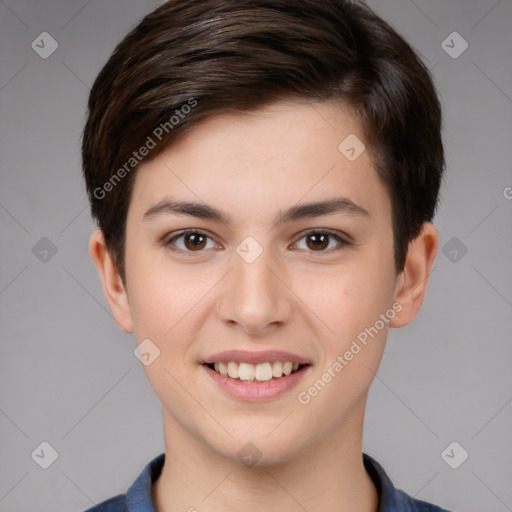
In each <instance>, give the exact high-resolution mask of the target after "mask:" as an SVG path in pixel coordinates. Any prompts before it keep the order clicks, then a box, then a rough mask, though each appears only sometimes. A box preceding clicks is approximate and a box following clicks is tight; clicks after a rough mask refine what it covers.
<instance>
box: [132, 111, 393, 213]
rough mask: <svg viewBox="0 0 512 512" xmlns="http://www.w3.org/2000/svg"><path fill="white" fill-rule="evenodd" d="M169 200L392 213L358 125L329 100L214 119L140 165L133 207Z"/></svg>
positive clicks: (237, 207) (255, 209) (258, 208)
mask: <svg viewBox="0 0 512 512" xmlns="http://www.w3.org/2000/svg"><path fill="white" fill-rule="evenodd" d="M165 196H172V197H179V198H182V199H186V200H190V201H196V202H197V201H202V202H205V203H208V204H215V205H216V206H218V208H221V209H226V208H227V209H229V207H230V206H231V209H232V211H231V212H229V213H231V214H233V216H235V214H236V211H239V212H240V213H242V210H243V213H244V215H245V216H247V215H250V213H251V208H252V215H254V213H258V214H259V215H263V214H264V211H263V210H262V208H264V209H265V210H267V209H269V208H272V209H273V210H274V208H273V206H274V205H275V207H276V208H281V207H283V206H289V205H290V204H292V203H298V202H312V201H315V200H319V199H325V198H328V197H329V198H331V197H334V196H346V197H348V198H349V199H351V200H352V201H353V202H354V203H355V204H358V205H360V206H362V207H363V208H365V209H367V210H368V211H370V210H372V209H373V210H375V209H376V208H381V209H382V208H384V209H386V208H388V207H389V205H388V204H387V203H388V198H387V194H386V192H385V189H384V186H383V184H382V183H381V181H380V179H378V176H377V174H376V172H375V169H374V165H373V160H372V158H371V156H370V153H369V151H368V150H367V149H366V148H365V146H364V135H363V130H362V126H361V123H360V121H359V119H358V118H357V117H356V116H355V115H354V114H353V113H352V112H351V111H350V110H349V109H348V108H346V107H343V106H341V105H339V104H335V103H330V102H329V103H306V102H292V101H290V102H279V103H276V104H273V105H270V106H268V107H265V108H264V109H261V110H260V111H257V112H253V113H236V114H231V113H229V114H219V115H215V116H212V117H210V118H207V119H206V120H204V121H203V122H201V123H200V124H198V125H196V126H195V127H194V128H193V129H191V130H190V131H189V132H186V133H183V134H181V136H180V137H179V138H178V139H177V140H176V141H175V142H174V143H173V144H172V145H171V146H170V147H168V148H167V149H166V150H165V151H163V152H162V153H161V154H160V155H158V156H157V157H156V158H155V159H153V160H151V161H149V162H147V163H144V164H142V165H141V166H140V167H139V169H138V170H137V173H136V175H135V183H134V188H133V194H132V203H134V204H133V205H131V206H130V209H132V206H133V208H134V209H135V210H136V211H137V215H138V216H140V215H141V214H142V209H144V208H146V209H147V208H148V207H151V206H153V205H154V204H156V203H157V202H158V201H161V200H162V199H163V198H164V197H165ZM241 198H243V199H244V201H240V199H241ZM144 211H146V210H144ZM273 213H275V211H273ZM381 213H382V212H381ZM384 214H386V212H384Z"/></svg>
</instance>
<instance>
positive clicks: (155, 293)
mask: <svg viewBox="0 0 512 512" xmlns="http://www.w3.org/2000/svg"><path fill="white" fill-rule="evenodd" d="M131 254H132V257H131V259H130V260H128V259H127V276H128V279H129V282H128V286H129V299H130V308H131V312H132V317H133V320H134V325H135V335H136V339H137V341H138V342H140V341H141V340H142V339H144V338H149V339H151V340H152V341H153V342H154V343H155V344H156V345H157V346H158V347H159V348H160V350H161V351H162V353H164V352H165V353H169V352H172V353H173V354H176V353H177V352H179V351H183V350H184V349H185V348H186V346H187V345H188V344H189V343H190V342H191V340H190V339H189V338H191V335H187V333H192V332H193V331H194V327H193V325H194V324H195V323H197V322H200V319H201V318H202V315H203V313H202V312H203V308H204V307H205V305H206V303H207V301H206V300H204V299H205V298H206V297H207V295H208V292H209V290H211V288H212V286H213V285H214V284H215V280H214V276H212V275H211V274H210V273H207V272H203V273H198V271H197V267H195V266H194V265H188V266H186V265H183V266H182V267H180V268H179V269H177V267H172V266H171V265H170V264H169V261H168V260H167V259H166V258H165V255H163V256H162V257H160V256H159V255H158V258H155V254H154V253H153V254H152V255H151V254H149V252H148V253H146V254H144V253H143V252H141V253H139V254H137V253H131ZM171 359H173V360H176V357H174V358H171Z"/></svg>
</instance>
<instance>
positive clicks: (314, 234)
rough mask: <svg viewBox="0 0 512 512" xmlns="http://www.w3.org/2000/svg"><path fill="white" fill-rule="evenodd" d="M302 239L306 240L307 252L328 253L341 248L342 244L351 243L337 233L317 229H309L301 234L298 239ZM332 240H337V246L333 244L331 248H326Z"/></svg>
mask: <svg viewBox="0 0 512 512" xmlns="http://www.w3.org/2000/svg"><path fill="white" fill-rule="evenodd" d="M303 239H305V240H306V243H305V245H306V248H305V250H306V251H309V252H319V253H322V252H325V253H330V252H333V251H335V250H339V249H342V248H343V247H344V246H347V245H350V244H351V242H349V241H348V240H345V239H344V238H342V237H341V236H340V235H339V234H337V233H335V232H331V231H319V230H317V231H309V232H307V233H304V234H303V236H302V238H301V239H300V240H299V242H300V241H301V240H303ZM332 240H335V241H336V242H338V247H336V246H334V247H333V248H331V249H327V247H329V246H330V245H331V241H332ZM297 244H298V242H297ZM297 244H296V245H297ZM299 248H300V247H299Z"/></svg>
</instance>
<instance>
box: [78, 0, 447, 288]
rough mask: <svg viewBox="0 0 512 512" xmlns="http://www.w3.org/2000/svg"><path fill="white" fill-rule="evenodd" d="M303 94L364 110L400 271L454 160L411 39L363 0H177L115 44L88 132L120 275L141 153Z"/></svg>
mask: <svg viewBox="0 0 512 512" xmlns="http://www.w3.org/2000/svg"><path fill="white" fill-rule="evenodd" d="M294 98H296V99H303V100H311V101H326V100H339V101H340V102H342V103H343V104H345V105H348V106H350V107H351V108H353V110H354V112H356V114H357V115H358V117H359V118H360V121H361V123H362V126H363V130H364V137H365V141H364V142H365V144H366V146H367V148H368V149H369V150H370V152H371V155H372V156H373V161H374V164H375V168H376V171H377V173H378V175H379V176H380V178H381V180H382V182H383V183H384V185H385V186H386V188H387V191H388V193H389V196H390V200H391V206H392V218H393V236H394V254H395V267H396V270H397V272H399V271H401V270H402V269H403V265H404V263H405V258H406V256H407V247H408V243H409V241H411V240H413V239H414V238H415V237H416V236H417V235H418V234H419V232H420V229H421V226H422V224H423V223H424V222H425V221H430V220H432V218H433V216H434V213H435V210H436V207H437V202H438V193H439V187H440V182H441V178H442V174H443V170H444V166H445V161H444V151H443V145H442V140H441V107H440V102H439V99H438V97H437V94H436V91H435V87H434V85H433V82H432V78H431V75H430V73H429V71H428V69H427V68H426V67H425V65H424V64H423V63H422V62H421V60H420V58H419V57H418V56H417V54H416V52H415V51H414V50H413V49H412V48H411V46H410V45H409V44H408V43H407V42H406V41H404V39H403V38H402V37H401V36H400V35H398V34H397V32H396V31H395V30H394V29H393V28H392V27H391V26H390V25H389V24H388V23H386V22H385V21H384V20H382V19H381V18H380V17H379V16H377V15H376V14H375V13H374V12H373V11H372V10H371V9H370V8H369V7H368V6H367V5H366V4H365V3H363V2H361V1H355V0H301V1H300V2H295V1H288V0H203V1H201V2H184V1H182V0H168V1H167V2H165V3H164V4H163V5H161V6H160V7H159V8H157V9H155V10H154V11H153V12H151V13H149V14H148V15H147V16H145V17H144V18H143V19H142V21H141V22H140V23H139V24H138V25H137V26H136V27H135V28H134V29H133V30H132V31H131V32H130V33H129V34H128V35H127V36H126V37H125V38H124V39H123V40H122V41H121V42H120V43H119V44H118V45H117V47H116V48H115V50H114V52H113V54H112V55H111V57H110V59H109V60H108V62H107V63H106V64H105V66H104V67H103V69H102V70H101V72H100V73H99V75H98V76H97V78H96V80H95V82H94V84H93V87H92V89H91V92H90V96H89V103H88V118H87V122H86V125H85V128H84V131H83V140H82V161H83V173H84V177H85V181H86V186H87V191H88V195H89V200H90V203H91V211H92V215H93V217H94V218H95V219H96V220H97V222H98V224H99V227H100V229H101V230H102V231H103V233H104V236H105V240H106V244H107V247H108V249H109V251H110V253H111V254H112V257H113V259H114V261H115V263H116V266H117V268H118V270H119V272H120V274H121V277H122V278H123V281H125V268H124V245H125V229H126V217H127V211H128V205H129V202H130V196H131V190H132V188H133V178H134V175H135V172H136V169H137V167H138V164H139V163H140V162H141V161H149V160H150V159H153V158H155V157H156V156H157V155H158V154H160V153H161V152H162V151H163V150H164V149H166V148H167V147H168V146H169V145H170V144H171V143H172V141H173V140H175V139H176V137H177V135H178V134H180V133H184V132H186V131H188V130H190V129H191V128H193V127H194V126H196V125H197V123H198V122H199V121H201V120H203V119H205V118H207V117H210V116H214V115H215V114H219V113H225V112H251V111H255V110H257V109H259V108H262V107H264V106H266V105H268V104H270V103H272V102H275V101H279V100H283V99H294ZM159 127H160V129H158V128H159ZM155 130H156V133H157V134H159V137H156V136H155ZM157 138H158V141H156V140H155V139H157ZM149 139H151V140H152V141H153V142H154V143H155V144H154V146H153V147H152V148H151V149H150V150H149V151H143V153H144V154H145V155H144V156H140V155H139V154H138V153H137V158H135V156H134V152H137V151H138V150H139V148H141V149H142V148H143V147H146V148H148V147H149ZM156 142H157V143H156ZM340 142H341V141H340ZM141 153H142V151H141ZM139 156H140V159H139ZM128 163H129V165H128ZM122 169H124V171H123V170H122ZM132 169H133V171H132V172H130V171H131V170H132Z"/></svg>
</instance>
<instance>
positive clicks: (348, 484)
mask: <svg viewBox="0 0 512 512" xmlns="http://www.w3.org/2000/svg"><path fill="white" fill-rule="evenodd" d="M364 405H365V404H361V407H360V408H359V410H358V411H355V412H357V413H358V414H354V415H352V418H351V419H349V420H348V423H346V424H345V425H343V426H342V428H340V429H339V430H338V431H336V432H335V434H334V435H333V436H331V437H330V438H329V439H319V440H316V442H312V443H311V444H310V445H309V446H308V447H307V448H305V449H303V450H302V451H301V452H300V453H297V454H296V455H295V456H294V457H292V458H289V459H288V460H286V461H285V462H281V463H277V462H276V461H275V460H273V461H266V460H265V459H264V458H262V460H261V461H260V462H259V463H258V464H257V465H255V466H244V465H243V464H242V463H241V462H240V461H238V460H237V459H236V458H233V457H227V456H224V455H222V454H219V453H218V452H214V451H212V449H211V447H209V446H207V445H205V444H204V443H201V442H199V441H198V439H197V438H194V437H193V436H191V435H190V433H189V432H187V431H186V430H185V429H183V428H182V427H181V425H179V424H177V423H176V422H175V421H174V420H173V419H172V418H171V417H169V416H168V415H166V414H165V412H164V433H165V440H166V443H165V444H166V449H165V464H164V467H163V469H162V473H161V474H160V477H159V478H158V480H157V481H156V482H155V483H154V484H153V487H152V499H153V503H154V507H155V510H156V512H177V511H181V512H183V511H184V510H185V511H190V512H194V511H199V512H214V511H215V512H231V511H235V510H240V509H241V508H243V509H244V510H245V511H246V512H256V511H258V512H260V511H261V510H262V508H264V509H265V510H266V511H268V512H278V511H279V512H292V511H294V512H295V511H297V510H301V509H302V510H322V511H323V512H335V511H336V512H339V511H343V512H356V511H357V512H377V509H378V499H379V498H378V494H377V489H376V488H375V485H374V483H373V481H372V480H371V478H370V476H369V475H368V473H367V472H366V469H365V468H364V465H363V460H362V423H363V416H364ZM353 412H354V411H353Z"/></svg>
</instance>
